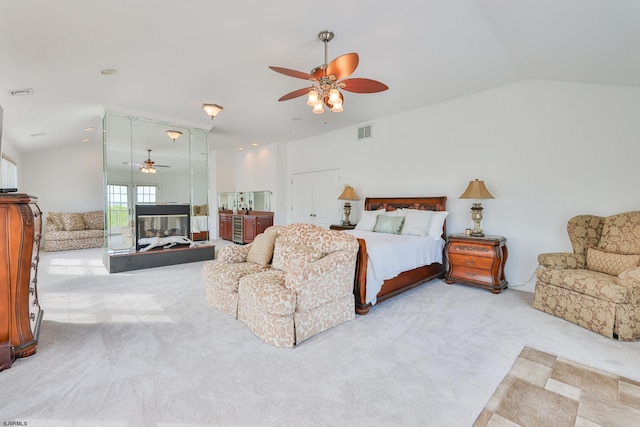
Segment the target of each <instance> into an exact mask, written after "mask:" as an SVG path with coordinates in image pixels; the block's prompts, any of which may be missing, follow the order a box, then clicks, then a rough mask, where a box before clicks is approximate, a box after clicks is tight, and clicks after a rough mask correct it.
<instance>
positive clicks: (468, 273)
mask: <svg viewBox="0 0 640 427" xmlns="http://www.w3.org/2000/svg"><path fill="white" fill-rule="evenodd" d="M506 241H507V240H506V239H505V238H504V237H502V236H484V237H471V236H467V235H465V234H453V235H451V236H449V238H448V239H447V244H446V246H445V252H446V254H447V259H448V262H449V270H448V271H447V275H446V276H445V282H447V283H454V282H458V283H463V284H465V285H471V286H478V287H481V288H484V289H489V290H490V291H491V292H493V293H495V294H498V293H500V292H501V291H502V290H503V289H505V288H506V287H507V280H506V279H505V277H504V265H505V263H506V262H507V245H506Z"/></svg>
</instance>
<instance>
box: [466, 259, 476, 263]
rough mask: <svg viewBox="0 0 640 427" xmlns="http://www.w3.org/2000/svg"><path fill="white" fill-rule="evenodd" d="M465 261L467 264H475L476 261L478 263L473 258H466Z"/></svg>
mask: <svg viewBox="0 0 640 427" xmlns="http://www.w3.org/2000/svg"><path fill="white" fill-rule="evenodd" d="M464 263H465V264H475V263H476V261H475V260H473V259H465V260H464Z"/></svg>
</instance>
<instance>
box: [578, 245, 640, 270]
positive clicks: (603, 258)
mask: <svg viewBox="0 0 640 427" xmlns="http://www.w3.org/2000/svg"><path fill="white" fill-rule="evenodd" d="M639 264H640V255H626V254H616V253H613V252H606V251H603V250H600V249H597V248H593V247H588V248H587V269H588V270H593V271H599V272H600V273H605V274H610V275H612V276H619V275H620V273H622V272H623V271H625V270H628V269H630V268H633V267H637V266H638V265H639Z"/></svg>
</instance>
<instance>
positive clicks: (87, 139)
mask: <svg viewBox="0 0 640 427" xmlns="http://www.w3.org/2000/svg"><path fill="white" fill-rule="evenodd" d="M80 141H81V142H89V138H83V139H81V140H80Z"/></svg>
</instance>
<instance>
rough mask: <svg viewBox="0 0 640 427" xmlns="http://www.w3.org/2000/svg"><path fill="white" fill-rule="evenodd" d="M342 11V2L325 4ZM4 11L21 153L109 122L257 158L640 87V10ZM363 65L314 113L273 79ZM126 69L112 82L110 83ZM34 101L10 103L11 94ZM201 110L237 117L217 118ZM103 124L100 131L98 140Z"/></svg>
mask: <svg viewBox="0 0 640 427" xmlns="http://www.w3.org/2000/svg"><path fill="white" fill-rule="evenodd" d="M327 5H328V4H327ZM330 5H331V7H324V6H323V4H322V3H318V2H310V1H301V0H271V1H255V2H245V1H211V0H210V1H202V0H181V1H174V0H135V1H131V0H126V1H125V0H109V1H95V0H92V1H91V0H59V1H50V0H30V1H24V0H0V105H2V107H3V108H4V135H3V138H5V139H6V140H9V141H10V142H11V143H12V145H14V146H16V147H17V148H18V149H19V150H21V151H23V152H30V151H34V150H41V149H46V148H51V147H55V146H61V145H70V144H78V143H80V141H81V140H82V139H85V138H86V139H89V142H87V143H100V142H101V140H102V134H101V132H100V129H101V118H102V116H103V114H104V111H105V110H114V111H119V112H125V113H129V114H133V115H142V116H145V117H150V118H156V119H159V120H163V121H168V122H171V123H177V124H184V125H187V126H196V127H200V128H204V129H210V128H213V129H212V130H211V146H212V148H233V149H236V148H238V147H249V146H250V145H251V144H252V143H254V144H258V145H262V144H267V143H272V142H278V141H289V140H294V139H301V138H305V137H308V136H312V135H316V134H319V133H324V132H328V131H331V130H334V129H339V128H344V127H348V126H356V125H359V124H362V123H366V122H368V121H371V120H374V119H376V118H379V117H382V116H388V115H392V114H396V113H400V112H403V111H408V110H411V109H415V108H419V107H421V106H425V105H429V104H433V103H438V102H442V101H445V100H448V99H452V98H456V97H459V96H464V95H467V94H470V93H474V92H478V91H482V90H486V89H490V88H494V87H497V86H500V85H504V84H508V83H511V82H515V81H519V80H523V79H551V80H561V81H574V82H587V83H599V84H613V85H626V86H636V87H637V86H640V1H638V0H421V1H417V0H413V1H406V0H405V1H403V0H401V1H395V2H392V1H387V0H384V1H380V0H351V1H344V2H334V3H331V4H330ZM322 30H331V31H333V32H334V33H335V38H334V39H333V41H331V42H330V43H329V46H328V56H329V60H331V59H333V58H335V57H337V56H339V55H342V54H345V53H350V52H358V54H359V55H360V64H359V66H358V68H357V69H356V71H355V73H353V75H352V77H364V78H370V79H375V80H379V81H381V82H384V83H386V84H387V85H388V86H389V90H387V91H385V92H381V93H376V94H354V93H345V102H344V112H342V113H330V112H328V111H327V112H325V113H324V114H322V115H314V114H312V113H311V109H310V108H309V107H308V106H307V105H306V102H305V98H304V97H301V98H296V99H293V100H289V101H285V102H278V101H277V100H278V98H279V97H280V96H282V95H284V94H285V93H288V92H291V91H293V90H296V89H300V88H303V87H305V86H307V85H308V83H306V82H305V81H304V80H300V79H295V78H291V77H287V76H284V75H282V74H278V73H275V72H273V71H271V70H270V69H269V68H268V67H269V66H270V65H273V66H280V67H285V68H291V69H295V70H300V71H304V72H309V71H311V69H312V68H314V67H316V66H318V65H321V64H322V63H323V62H324V46H323V44H322V42H320V41H319V40H318V38H317V34H318V32H320V31H322ZM104 69H115V70H117V73H115V74H113V75H110V76H103V75H101V74H100V71H101V70H104ZM22 89H32V90H33V93H32V94H29V95H22V96H20V95H18V96H11V94H10V93H9V92H10V91H13V90H22ZM203 103H217V104H220V105H222V106H223V107H224V110H223V111H222V113H220V114H219V115H218V116H217V117H216V118H215V119H214V120H210V119H209V117H208V116H207V115H206V114H205V113H204V111H202V109H201V106H202V104H203ZM88 127H94V128H95V129H96V130H94V131H85V130H84V129H85V128H88Z"/></svg>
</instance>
